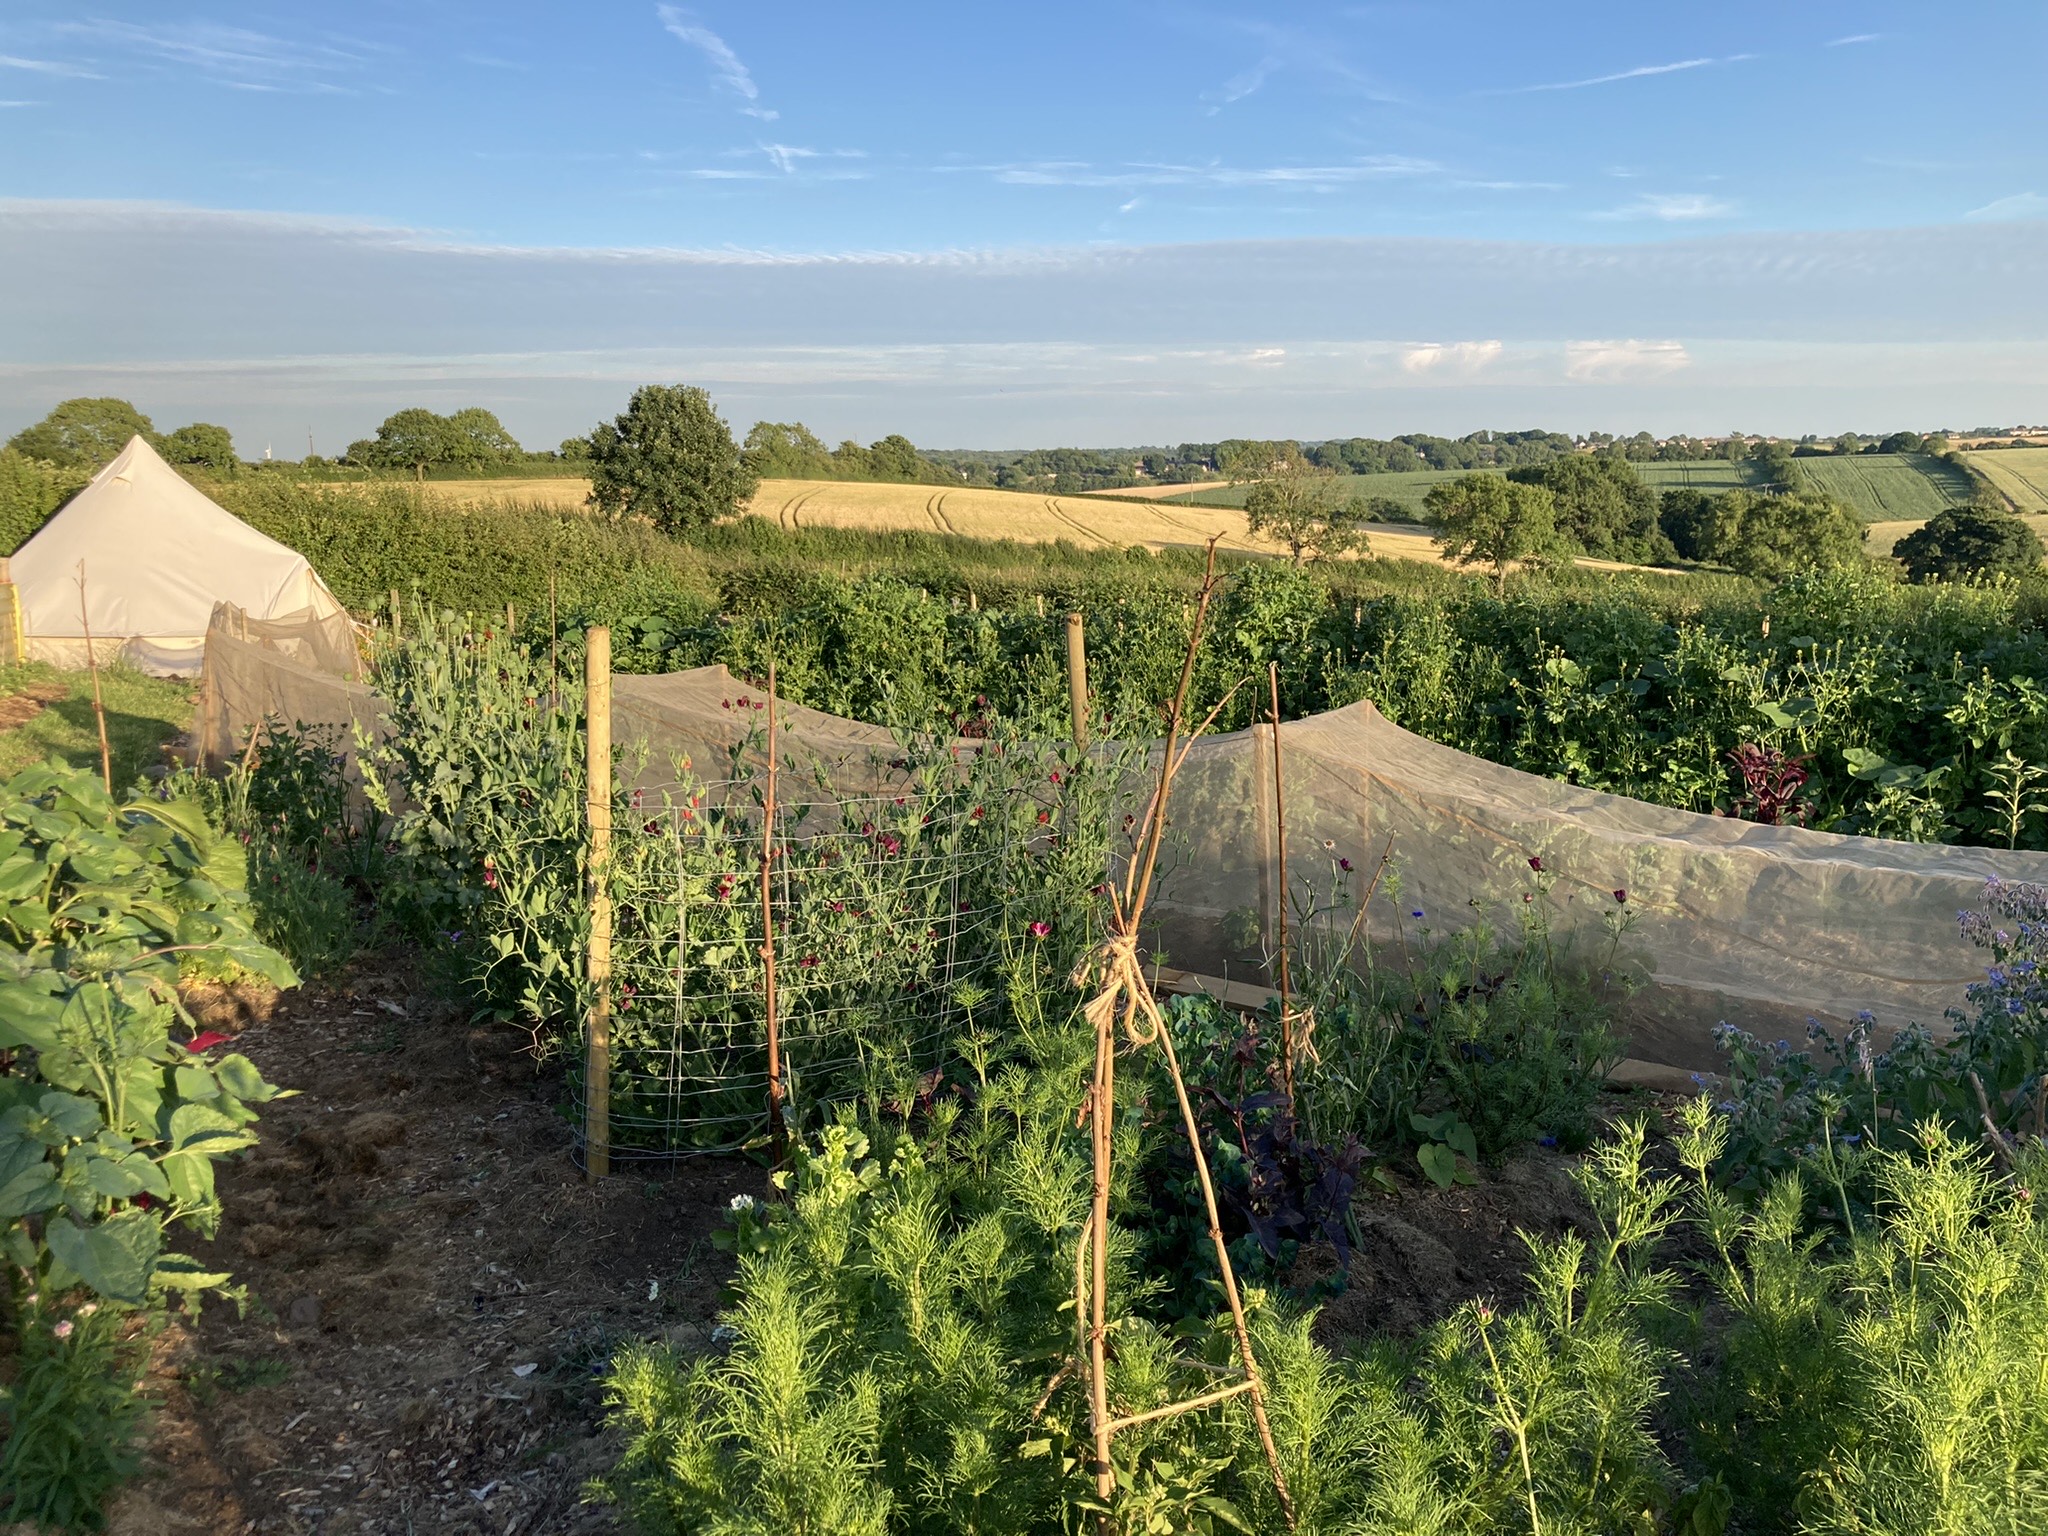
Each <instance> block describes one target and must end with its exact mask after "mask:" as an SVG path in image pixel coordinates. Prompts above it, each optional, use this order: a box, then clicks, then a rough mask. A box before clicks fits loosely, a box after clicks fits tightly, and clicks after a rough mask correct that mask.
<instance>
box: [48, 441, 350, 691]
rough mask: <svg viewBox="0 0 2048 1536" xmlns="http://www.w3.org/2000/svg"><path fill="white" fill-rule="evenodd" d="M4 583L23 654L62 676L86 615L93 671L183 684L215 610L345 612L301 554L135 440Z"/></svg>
mask: <svg viewBox="0 0 2048 1536" xmlns="http://www.w3.org/2000/svg"><path fill="white" fill-rule="evenodd" d="M81 562H83V564H84V567H85V601H86V605H87V607H86V609H85V614H81V611H80V604H79V587H78V577H79V565H80V563H81ZM12 574H13V578H14V583H15V586H16V588H17V590H18V591H19V593H20V598H21V609H22V632H23V638H24V640H25V642H26V646H27V651H28V654H29V655H30V656H31V657H33V658H35V659H37V660H41V661H49V662H54V663H56V664H57V665H59V666H83V665H84V664H85V629H84V623H83V619H84V617H85V616H86V615H89V616H90V619H91V623H92V637H93V641H94V645H95V654H96V655H97V657H98V659H99V660H101V661H103V662H104V661H108V660H111V659H113V657H114V656H116V655H120V656H123V657H124V658H125V659H126V660H127V661H128V662H129V663H130V664H131V665H134V666H137V667H140V668H142V669H143V670H144V671H148V672H156V673H160V674H165V675H171V676H186V677H190V676H197V675H198V672H199V667H200V659H201V657H202V655H203V653H204V651H205V646H206V627H207V624H208V622H209V621H210V620H211V618H212V616H213V609H214V605H215V604H216V603H220V602H229V603H233V604H234V605H235V606H236V607H238V608H240V609H242V610H244V611H245V612H247V613H248V614H249V615H250V616H251V617H253V618H258V619H279V618H284V617H286V616H287V615H293V614H299V613H305V614H306V615H307V616H308V617H309V618H312V619H325V618H329V617H331V616H333V615H336V614H339V613H341V612H342V607H341V604H340V603H339V602H338V601H336V599H335V596H334V594H333V593H332V592H330V591H328V590H327V584H326V583H325V582H323V581H321V579H320V578H319V576H318V575H317V574H316V573H315V572H314V570H313V567H312V566H311V565H309V564H308V563H307V561H306V557H305V556H304V555H302V554H300V553H299V552H298V551H297V550H295V549H291V548H289V547H287V546H286V545H283V544H280V543H278V542H277V540H275V539H273V538H269V537H267V536H266V535H264V534H261V533H258V532H257V531H256V530H255V529H254V528H251V527H250V526H249V525H248V524H247V523H245V522H243V521H242V520H241V519H240V518H238V517H236V516H235V515H234V514H233V513H232V512H229V511H227V510H226V509H225V508H223V507H220V506H217V505H215V504H214V503H213V502H212V501H210V500H209V499H208V498H207V497H206V496H205V495H204V494H202V493H201V492H200V491H198V490H196V489H194V488H193V487H192V486H191V485H190V484H188V483H187V482H186V481H185V479H184V478H183V477H182V476H181V475H179V474H178V472H177V471H176V470H174V469H172V468H171V466H170V465H168V464H166V463H165V462H164V461H163V460H162V459H161V458H159V457H158V456H157V453H156V450H155V449H153V448H151V447H150V446H149V444H148V443H146V442H144V441H143V440H142V439H141V438H140V437H133V438H130V439H129V440H128V446H127V447H126V448H123V449H122V450H121V452H120V454H119V456H118V457H116V458H115V460H114V462H113V463H111V464H109V465H108V466H107V467H106V468H105V469H103V470H101V471H100V472H99V473H98V474H97V475H94V476H93V478H92V483H91V484H89V485H88V486H86V488H85V489H84V490H82V491H80V492H79V493H78V494H77V495H76V496H74V497H73V498H72V499H71V501H70V503H69V504H68V505H67V506H66V507H65V508H64V510H63V511H61V512H59V513H58V514H57V515H56V516H55V517H53V518H51V519H50V520H49V522H47V523H45V524H44V525H43V527H42V529H41V530H40V531H39V532H37V534H36V535H35V537H34V538H32V539H30V540H29V541H28V542H27V543H26V544H24V545H22V546H21V548H20V549H19V550H18V551H17V552H16V553H15V555H14V558H13V561H12Z"/></svg>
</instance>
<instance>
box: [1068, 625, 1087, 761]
mask: <svg viewBox="0 0 2048 1536" xmlns="http://www.w3.org/2000/svg"><path fill="white" fill-rule="evenodd" d="M1067 703H1068V705H1069V706H1070V707H1071V708H1072V710H1073V714H1074V745H1075V746H1077V747H1085V746H1087V745H1088V637H1087V634H1086V632H1085V631H1084V630H1083V628H1082V626H1081V615H1079V614H1078V613H1070V614H1068V615H1067Z"/></svg>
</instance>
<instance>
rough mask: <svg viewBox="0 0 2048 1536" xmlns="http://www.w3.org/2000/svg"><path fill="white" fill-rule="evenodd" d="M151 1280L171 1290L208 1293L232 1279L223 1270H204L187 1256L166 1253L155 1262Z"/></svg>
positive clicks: (195, 1260)
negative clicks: (154, 1270)
mask: <svg viewBox="0 0 2048 1536" xmlns="http://www.w3.org/2000/svg"><path fill="white" fill-rule="evenodd" d="M151 1278H152V1279H154V1280H155V1281H156V1283H157V1284H158V1285H161V1286H165V1287H168V1288H169V1289H171V1290H177V1291H210V1290H212V1289H213V1288H214V1287H215V1286H220V1285H226V1284H227V1283H228V1281H229V1280H231V1279H233V1278H234V1277H233V1276H232V1275H230V1274H228V1273H227V1272H226V1271H225V1270H215V1269H207V1268H205V1267H204V1266H202V1265H201V1264H200V1262H199V1261H198V1260H197V1259H195V1258H193V1257H191V1256H190V1255H189V1254H183V1253H167V1254H164V1255H163V1256H162V1257H161V1258H159V1259H158V1260H157V1261H156V1273H155V1274H154V1275H153V1276H152V1277H151Z"/></svg>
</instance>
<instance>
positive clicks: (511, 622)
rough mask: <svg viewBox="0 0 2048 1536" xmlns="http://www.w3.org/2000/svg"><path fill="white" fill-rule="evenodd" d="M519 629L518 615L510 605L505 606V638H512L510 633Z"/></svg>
mask: <svg viewBox="0 0 2048 1536" xmlns="http://www.w3.org/2000/svg"><path fill="white" fill-rule="evenodd" d="M518 627H519V613H518V610H517V609H515V608H514V607H513V606H512V605H511V604H510V603H507V604H506V605H505V638H506V639H508V640H509V639H511V638H512V631H513V630H515V629H517V628H518Z"/></svg>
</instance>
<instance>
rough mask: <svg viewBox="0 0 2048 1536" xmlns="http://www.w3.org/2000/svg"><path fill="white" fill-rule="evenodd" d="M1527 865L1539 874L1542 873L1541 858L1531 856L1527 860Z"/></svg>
mask: <svg viewBox="0 0 2048 1536" xmlns="http://www.w3.org/2000/svg"><path fill="white" fill-rule="evenodd" d="M1529 867H1530V868H1531V869H1533V870H1535V871H1536V873H1537V874H1539V875H1540V874H1542V873H1543V861H1542V860H1541V859H1537V858H1532V859H1531V860H1529Z"/></svg>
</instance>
